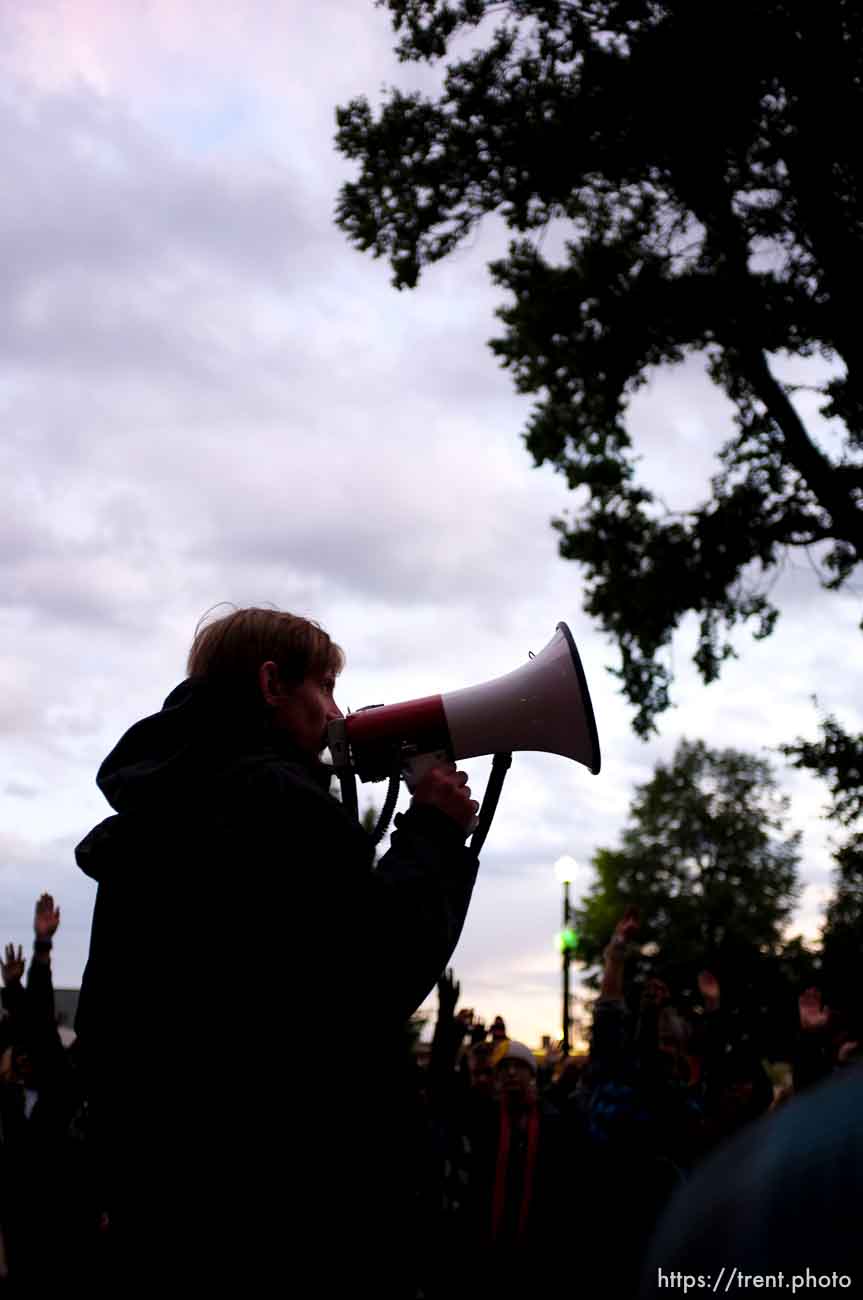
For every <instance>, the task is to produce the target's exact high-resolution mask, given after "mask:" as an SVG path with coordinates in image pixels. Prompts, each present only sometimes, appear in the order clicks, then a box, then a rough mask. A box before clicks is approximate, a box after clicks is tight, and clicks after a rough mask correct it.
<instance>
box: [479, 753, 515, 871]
mask: <svg viewBox="0 0 863 1300" xmlns="http://www.w3.org/2000/svg"><path fill="white" fill-rule="evenodd" d="M511 766H512V754H495V756H494V758H493V759H492V760H491V775H490V776H489V778H488V785H487V786H486V787H485V794H484V795H483V797H482V807H481V808H480V810H479V824H478V826H477V828H476V830H475V831H474V833H473V835H472V836H471V837H470V844H469V845H468V847H469V848H470V851H471V853H473V854H474V855H475V856H476V857H479V855H480V852H481V851H482V846H483V844H485V837H486V836H487V835H488V832H489V827H490V826H491V821H492V818H493V817H494V814H495V811H496V810H497V803H498V800H499V799H500V792H501V790H502V789H503V783H504V781H505V780H506V774H507V772H508V771H509V769H510V767H511Z"/></svg>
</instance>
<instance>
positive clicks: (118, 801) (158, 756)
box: [75, 677, 330, 879]
mask: <svg viewBox="0 0 863 1300" xmlns="http://www.w3.org/2000/svg"><path fill="white" fill-rule="evenodd" d="M255 758H260V759H262V760H266V759H268V758H269V759H274V758H276V759H281V760H282V761H286V762H291V763H295V764H298V765H300V766H302V768H303V769H304V771H305V773H306V775H307V777H311V779H312V780H314V781H315V783H316V784H318V785H320V787H321V788H322V789H324V790H328V789H329V783H330V769H329V768H327V767H325V766H324V765H323V764H322V763H320V762H318V761H317V760H316V759H315V758H312V757H310V756H309V755H308V754H305V753H303V752H302V751H301V750H299V749H298V748H297V747H296V746H295V745H294V744H293V743H292V742H291V741H290V740H289V739H288V738H287V737H286V736H285V735H284V733H280V732H278V731H275V730H273V729H271V728H270V727H269V726H268V725H267V715H266V712H265V710H264V708H263V706H262V705H261V703H260V701H259V700H258V699H253V698H249V697H247V696H243V695H241V694H238V693H237V692H235V691H230V690H227V689H225V688H224V687H223V686H220V685H215V684H213V683H212V682H209V681H205V680H203V679H201V678H192V677H190V678H187V679H186V681H184V682H181V683H180V685H179V686H177V687H175V689H174V690H173V691H171V693H170V695H169V696H168V697H167V699H166V700H165V702H164V704H163V705H162V708H161V709H160V710H159V712H158V713H154V714H152V715H151V716H150V717H148V718H142V719H141V721H140V722H136V723H135V724H134V725H133V726H131V727H130V728H129V730H128V731H127V732H126V733H125V735H124V736H123V737H122V738H121V739H120V741H119V742H118V743H117V744H116V745H115V747H114V748H113V749H112V750H111V752H110V754H109V755H108V756H107V758H106V759H105V761H104V762H103V763H102V766H101V767H100V768H99V771H98V774H97V776H96V784H97V785H98V787H99V789H100V790H101V791H102V793H103V794H104V796H105V798H106V799H107V800H108V803H109V804H110V805H111V807H112V808H114V809H115V810H116V812H117V813H119V814H121V815H120V816H119V817H109V818H107V820H106V821H104V822H101V823H100V824H99V825H98V826H97V827H95V828H94V830H92V831H91V832H90V834H89V835H88V836H87V837H86V838H85V839H84V840H82V842H81V843H80V844H79V845H78V847H77V849H76V850H75V857H76V860H77V862H78V865H79V867H81V869H82V870H83V871H84V872H86V874H87V875H89V876H93V877H94V878H95V879H99V878H100V876H101V870H100V865H99V864H100V861H101V860H102V858H103V857H104V855H105V852H106V851H107V850H108V849H109V848H110V853H111V856H112V857H113V856H114V855H115V852H116V849H117V846H118V845H117V840H118V837H122V838H123V840H124V841H127V842H125V843H124V846H123V847H124V855H129V854H131V855H132V856H134V857H139V856H141V854H142V852H143V851H144V850H143V844H142V841H147V842H149V840H150V835H149V834H148V831H149V829H150V828H151V826H152V823H153V822H154V820H158V818H159V817H160V816H163V815H165V814H168V815H170V814H171V812H173V811H174V810H177V809H180V808H181V807H189V806H190V805H193V804H194V803H195V802H197V801H199V800H201V799H202V798H206V797H207V796H209V797H211V798H212V797H216V794H217V791H216V785H217V780H218V777H219V776H220V774H221V773H222V772H224V771H225V769H227V768H228V767H230V766H232V765H234V764H236V763H237V761H238V760H239V759H255Z"/></svg>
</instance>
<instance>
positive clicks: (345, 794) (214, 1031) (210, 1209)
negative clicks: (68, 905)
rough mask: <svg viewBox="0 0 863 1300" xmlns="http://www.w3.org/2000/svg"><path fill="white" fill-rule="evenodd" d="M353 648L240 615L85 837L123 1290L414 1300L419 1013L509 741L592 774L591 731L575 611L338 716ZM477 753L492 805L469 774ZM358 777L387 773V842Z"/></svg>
mask: <svg viewBox="0 0 863 1300" xmlns="http://www.w3.org/2000/svg"><path fill="white" fill-rule="evenodd" d="M343 663H344V656H343V653H342V651H341V649H340V648H339V647H338V646H337V645H336V644H335V643H334V642H333V641H332V640H331V639H330V637H329V636H328V634H327V633H326V632H325V631H324V630H323V629H322V628H321V627H320V626H319V625H318V624H317V623H315V622H313V621H311V620H309V619H306V618H302V617H299V616H297V615H294V614H289V613H286V612H283V611H279V610H274V609H233V610H232V612H230V613H228V614H226V615H224V616H223V617H220V618H216V619H213V620H211V621H208V622H204V623H203V624H202V625H199V627H198V629H197V631H196V633H195V637H194V641H193V643H192V647H191V651H190V654H189V659H188V664H187V672H188V676H187V678H186V679H185V680H184V681H183V682H182V683H181V684H180V685H179V686H177V687H176V688H175V689H174V690H173V691H172V692H171V693H170V695H168V697H167V699H166V700H165V702H164V704H163V706H162V708H161V710H160V711H159V712H157V713H155V714H153V715H152V716H150V717H146V718H144V719H143V720H141V721H139V722H136V723H135V724H134V725H133V726H132V727H130V729H129V730H128V731H127V732H126V733H125V735H124V736H123V737H122V738H121V740H120V741H119V743H118V744H117V745H116V747H115V748H114V749H113V750H112V751H111V753H110V754H109V755H108V757H107V758H106V759H105V760H104V762H103V763H102V765H101V767H100V769H99V773H98V776H97V783H98V785H99V788H100V789H101V791H102V793H103V794H104V795H105V797H106V798H107V800H108V802H109V803H110V804H111V806H112V808H113V809H114V814H113V815H112V816H110V817H108V818H107V819H106V820H105V821H103V822H101V823H100V824H99V825H98V826H96V827H95V828H94V829H93V830H92V831H91V832H90V833H89V834H88V835H87V836H86V838H85V839H84V840H83V841H82V842H81V843H80V844H79V845H78V847H77V849H76V858H77V861H78V864H79V866H80V867H81V868H82V870H83V871H84V872H85V873H86V874H87V875H88V876H90V877H91V878H93V879H94V880H96V881H97V882H98V890H97V894H96V903H95V908H94V914H93V923H92V932H91V939H90V952H89V959H88V962H87V967H86V970H85V972H84V978H83V981H82V988H81V994H80V1001H79V1011H78V1016H77V1019H76V1031H77V1033H78V1037H79V1043H80V1055H81V1058H82V1061H83V1064H84V1067H85V1069H86V1073H87V1077H88V1082H89V1096H90V1136H91V1146H92V1149H93V1150H94V1152H95V1156H96V1160H95V1169H94V1171H93V1179H94V1181H95V1183H96V1185H97V1186H98V1187H99V1188H100V1189H101V1193H102V1201H103V1204H104V1209H105V1212H106V1214H107V1216H108V1221H109V1222H110V1224H111V1236H112V1249H111V1252H110V1258H111V1259H112V1260H114V1261H115V1262H116V1267H117V1270H118V1273H119V1276H118V1277H116V1278H115V1279H113V1280H114V1282H116V1283H119V1284H120V1286H121V1288H126V1289H127V1288H128V1285H129V1284H130V1283H131V1282H133V1281H134V1282H135V1283H137V1284H138V1285H140V1286H142V1287H143V1286H145V1285H146V1286H148V1287H149V1288H150V1289H151V1290H152V1289H153V1288H154V1286H156V1285H159V1284H161V1283H163V1282H165V1281H169V1282H170V1283H171V1284H172V1285H174V1286H176V1284H177V1283H183V1282H188V1283H191V1284H193V1285H194V1286H195V1289H196V1292H197V1293H201V1294H203V1293H204V1292H206V1291H207V1289H208V1286H209V1285H210V1284H213V1289H214V1290H216V1289H218V1290H219V1291H222V1290H224V1289H226V1287H227V1286H228V1285H229V1284H230V1283H236V1282H238V1281H239V1282H242V1283H243V1288H244V1289H243V1292H242V1293H243V1294H256V1293H257V1291H258V1288H260V1290H261V1291H263V1288H264V1287H265V1286H269V1284H270V1282H271V1281H272V1280H273V1279H274V1278H275V1279H278V1278H279V1277H280V1276H282V1277H284V1273H285V1268H286V1261H287V1260H290V1268H291V1275H292V1276H297V1277H300V1278H302V1277H304V1276H305V1274H306V1272H309V1273H310V1275H311V1277H312V1279H313V1281H314V1285H313V1287H312V1290H313V1291H314V1293H315V1294H320V1295H323V1296H326V1295H330V1294H332V1295H342V1294H346V1293H347V1288H348V1287H351V1288H353V1287H355V1286H356V1285H358V1284H360V1283H366V1284H367V1285H368V1284H371V1283H372V1282H373V1284H374V1293H375V1295H376V1297H378V1298H379V1300H380V1298H381V1297H386V1296H388V1295H391V1294H392V1295H401V1294H413V1293H414V1291H415V1288H414V1289H413V1290H411V1278H410V1275H409V1270H410V1262H409V1258H408V1257H409V1256H410V1253H411V1251H412V1250H413V1251H416V1250H421V1249H422V1244H421V1242H422V1236H421V1232H419V1233H418V1232H417V1231H416V1226H415V1225H413V1224H412V1223H411V1216H412V1213H413V1207H415V1206H416V1205H418V1204H419V1203H420V1197H419V1196H418V1194H417V1193H418V1188H417V1186H416V1177H417V1175H416V1169H417V1168H419V1166H420V1164H421V1161H419V1160H415V1159H414V1147H413V1145H412V1141H413V1139H412V1136H411V1135H412V1134H413V1135H414V1137H415V1136H416V1133H417V1131H418V1130H417V1126H416V1123H415V1121H416V1114H415V1112H414V1111H412V1109H411V1104H412V1103H411V1093H410V1090H409V1089H408V1088H407V1087H405V1086H403V1084H404V1079H405V1077H406V1075H407V1073H408V1070H409V1062H410V1057H409V1055H408V1052H407V1047H406V1040H405V1037H404V1025H405V1022H406V1021H407V1019H408V1017H409V1016H410V1015H411V1013H412V1012H413V1011H414V1010H415V1009H416V1008H417V1007H418V1006H419V1005H420V1004H421V1002H422V1001H423V1000H424V998H425V997H426V996H427V995H428V993H429V992H430V991H431V990H432V989H433V988H434V985H435V983H436V981H437V979H438V977H439V975H440V974H441V972H442V971H443V970H444V968H445V967H446V965H447V963H448V962H449V960H450V957H451V956H452V953H453V950H454V949H455V946H456V943H457V941H458V938H459V935H460V933H461V930H462V926H463V924H464V920H465V916H466V913H467V909H468V905H469V902H470V898H471V892H472V890H473V886H474V881H475V879H476V873H477V867H478V860H479V858H478V855H479V848H480V846H481V844H482V842H483V840H484V838H485V835H486V834H487V832H488V828H489V824H490V820H491V816H492V815H493V812H494V807H495V805H496V802H497V797H498V795H499V793H500V787H501V784H502V780H503V775H504V773H505V771H506V769H507V767H508V766H509V762H510V759H511V754H510V753H509V752H507V751H511V750H516V749H521V750H524V749H533V750H545V751H546V752H551V753H556V754H559V755H563V756H565V757H568V758H571V759H574V760H575V761H577V762H580V763H582V764H584V765H585V766H587V767H588V768H589V769H590V770H591V771H592V772H598V771H599V765H600V756H599V743H598V739H597V733H596V724H595V721H594V717H593V710H592V707H591V703H590V696H589V693H588V690H587V683H586V681H585V677H584V672H583V670H582V667H581V662H580V660H579V657H578V653H577V651H576V648H575V644H574V642H573V640H572V636H571V634H570V632H569V629H568V628H567V626H566V624H564V623H559V624H558V625H557V631H556V633H555V636H554V638H553V639H552V640H551V641H550V642H549V644H548V645H547V646H546V647H545V649H544V650H543V651H541V652H540V654H539V655H537V656H533V655H531V657H530V661H529V662H528V663H527V664H525V665H524V666H523V667H522V668H519V669H516V670H515V672H512V673H509V674H507V675H506V676H504V677H501V678H498V679H496V680H494V681H491V682H486V683H483V684H481V685H479V686H476V687H470V688H467V689H465V690H461V691H454V692H450V693H448V694H445V695H436V696H427V697H424V698H422V699H419V700H412V701H407V702H406V703H403V704H398V705H389V706H375V707H373V708H370V709H367V710H360V711H359V712H357V713H354V714H349V715H348V717H347V718H344V717H343V715H342V713H341V710H340V709H339V708H338V706H337V704H336V702H335V699H334V690H335V684H336V678H337V676H338V674H339V672H340V670H341V668H342V666H343ZM324 747H326V748H327V749H328V750H329V753H330V757H331V759H332V766H331V767H328V766H324V764H323V763H322V762H321V761H320V755H321V751H322V750H323V749H324ZM480 754H493V755H494V762H493V768H492V776H491V778H490V781H489V786H488V788H487V791H486V796H485V798H484V800H483V807H482V809H480V810H478V804H477V802H476V800H474V799H472V798H471V791H470V787H469V786H468V784H467V780H468V778H467V776H466V775H465V773H464V772H460V771H458V770H457V768H456V762H457V761H459V760H460V759H462V758H468V757H471V756H473V755H480ZM454 760H455V761H454ZM334 774H337V775H338V776H339V779H340V781H341V783H342V801H341V802H340V801H339V800H337V799H335V798H334V797H333V796H332V795H331V793H330V784H331V779H332V777H333V775H334ZM356 776H359V778H360V779H361V780H380V779H382V778H384V777H387V776H389V778H390V789H389V793H388V795H387V798H386V800H385V805H384V811H383V813H382V816H381V820H380V822H379V825H378V827H377V828H376V830H375V832H374V834H373V835H372V836H369V835H368V833H367V832H366V831H365V830H364V828H363V827H362V826H361V824H360V822H359V820H358V818H357V816H356V786H355V778H356ZM400 776H403V777H404V778H405V779H406V780H407V782H408V784H409V786H410V788H411V790H412V793H413V798H412V800H411V803H410V806H409V808H408V809H407V811H406V812H404V813H402V814H400V815H399V816H398V817H396V821H395V830H394V832H393V835H392V840H391V846H390V848H389V851H388V852H387V853H386V854H385V855H384V857H383V858H382V859H381V861H380V862H379V863H378V864H377V865H375V864H374V844H375V842H376V839H378V838H380V836H381V834H382V833H383V830H382V828H383V826H384V824H385V821H387V820H388V818H389V817H390V816H391V814H392V811H393V808H394V806H395V797H396V795H397V791H398V786H399V778H400ZM478 811H479V816H477V813H478ZM469 834H471V835H472V838H471V842H470V845H469V846H468V845H466V843H465V840H466V837H467V836H468V835H469ZM322 1042H323V1043H325V1044H326V1045H327V1047H326V1050H325V1054H324V1057H323V1059H322V1057H321V1054H320V1052H319V1053H318V1055H317V1056H316V1055H315V1050H314V1048H315V1046H316V1045H319V1044H321V1043H322ZM337 1062H338V1068H337ZM412 1125H413V1126H414V1127H413V1128H412ZM421 1127H422V1125H421V1123H420V1124H419V1128H420V1129H421ZM262 1170H263V1171H264V1177H263V1178H262V1177H261V1171H262ZM262 1188H265V1189H266V1191H265V1192H263V1191H262ZM403 1257H405V1265H404V1268H403V1269H402V1268H401V1267H400V1261H401V1260H402V1258H403Z"/></svg>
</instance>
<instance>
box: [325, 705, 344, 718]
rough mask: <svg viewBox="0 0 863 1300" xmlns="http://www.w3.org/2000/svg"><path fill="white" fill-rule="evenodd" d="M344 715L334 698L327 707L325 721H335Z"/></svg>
mask: <svg viewBox="0 0 863 1300" xmlns="http://www.w3.org/2000/svg"><path fill="white" fill-rule="evenodd" d="M344 716H345V715H344V714H343V713H342V711H341V709H340V708H339V706H338V705H337V704H336V702H335V700H333V701H332V704H331V705H330V706H329V708H328V709H327V722H337V721H338V720H339V718H343V717H344Z"/></svg>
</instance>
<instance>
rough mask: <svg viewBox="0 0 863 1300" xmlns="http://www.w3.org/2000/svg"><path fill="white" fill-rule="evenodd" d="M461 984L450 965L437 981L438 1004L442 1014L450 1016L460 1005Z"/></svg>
mask: <svg viewBox="0 0 863 1300" xmlns="http://www.w3.org/2000/svg"><path fill="white" fill-rule="evenodd" d="M459 993H461V985H460V984H458V983H457V982H456V981H455V979H454V978H453V973H452V967H450V966H448V967H447V969H446V970H445V971H444V973H443V975H441V977H440V979H439V980H438V982H437V995H438V1005H439V1006H440V1014H441V1015H442V1016H446V1017H450V1016H451V1015H452V1014H453V1012H454V1011H455V1009H456V1006H457V1005H458V997H459Z"/></svg>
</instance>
